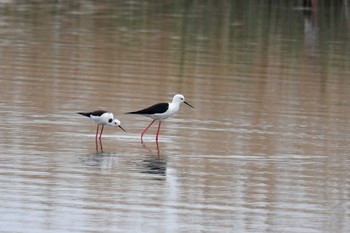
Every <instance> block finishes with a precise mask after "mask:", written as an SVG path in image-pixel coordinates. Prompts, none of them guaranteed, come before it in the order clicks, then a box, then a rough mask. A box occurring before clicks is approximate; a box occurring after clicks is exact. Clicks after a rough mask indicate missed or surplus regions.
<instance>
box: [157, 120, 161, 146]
mask: <svg viewBox="0 0 350 233" xmlns="http://www.w3.org/2000/svg"><path fill="white" fill-rule="evenodd" d="M160 124H162V121H159V124H158V130H157V135H156V141H157V142H158V135H159V131H160Z"/></svg>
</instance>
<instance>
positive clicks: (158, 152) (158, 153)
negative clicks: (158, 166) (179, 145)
mask: <svg viewBox="0 0 350 233" xmlns="http://www.w3.org/2000/svg"><path fill="white" fill-rule="evenodd" d="M141 145H142V148H144V149H146V150H147V151H148V153H149V154H151V155H154V153H153V151H152V150H151V149H149V148H148V147H147V146H146V144H145V143H144V142H141ZM156 146H157V157H158V159H159V158H160V149H159V148H160V147H159V143H158V141H156Z"/></svg>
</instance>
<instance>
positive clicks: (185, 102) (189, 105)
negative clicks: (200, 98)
mask: <svg viewBox="0 0 350 233" xmlns="http://www.w3.org/2000/svg"><path fill="white" fill-rule="evenodd" d="M184 103H185V104H187V105H188V106H190V107H191V108H194V107H193V106H192V105H190V104H189V103H188V102H186V101H184Z"/></svg>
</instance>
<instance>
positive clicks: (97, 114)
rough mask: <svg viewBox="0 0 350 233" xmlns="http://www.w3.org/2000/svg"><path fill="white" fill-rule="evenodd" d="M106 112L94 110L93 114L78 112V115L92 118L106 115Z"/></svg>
mask: <svg viewBox="0 0 350 233" xmlns="http://www.w3.org/2000/svg"><path fill="white" fill-rule="evenodd" d="M106 112H107V111H104V110H96V111H93V112H78V114H80V115H83V116H86V117H90V116H91V115H93V116H101V115H102V114H103V113H106Z"/></svg>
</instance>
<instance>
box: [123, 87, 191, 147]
mask: <svg viewBox="0 0 350 233" xmlns="http://www.w3.org/2000/svg"><path fill="white" fill-rule="evenodd" d="M181 103H185V104H187V105H188V106H190V107H191V108H194V107H193V106H192V105H190V104H189V103H187V102H186V101H185V97H184V96H183V95H181V94H176V95H175V96H174V97H173V101H172V102H171V103H159V104H155V105H152V106H151V107H148V108H145V109H142V110H139V111H135V112H127V114H139V115H144V116H147V117H149V118H152V119H153V121H152V122H151V123H150V124H149V125H148V126H147V127H146V128H145V129H144V130H143V131H142V133H141V142H143V141H142V138H143V135H144V134H145V132H146V131H147V130H148V129H149V127H151V125H152V124H153V123H154V122H155V121H156V120H158V121H159V124H158V130H157V135H156V141H158V135H159V131H160V125H161V123H162V120H164V119H166V118H168V117H171V116H172V115H174V114H175V113H177V112H178V111H179V108H180V104H181Z"/></svg>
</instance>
